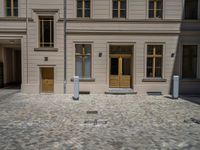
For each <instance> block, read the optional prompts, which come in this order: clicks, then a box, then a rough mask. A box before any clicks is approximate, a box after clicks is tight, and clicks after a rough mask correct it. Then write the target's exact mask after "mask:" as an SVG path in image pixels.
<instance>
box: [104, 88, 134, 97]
mask: <svg viewBox="0 0 200 150" xmlns="http://www.w3.org/2000/svg"><path fill="white" fill-rule="evenodd" d="M105 94H113V95H126V94H137V92H135V91H134V90H133V89H131V88H110V89H109V90H108V91H106V92H105Z"/></svg>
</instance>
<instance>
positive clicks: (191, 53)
mask: <svg viewBox="0 0 200 150" xmlns="http://www.w3.org/2000/svg"><path fill="white" fill-rule="evenodd" d="M182 78H197V45H184V46H183V65H182Z"/></svg>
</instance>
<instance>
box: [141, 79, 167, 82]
mask: <svg viewBox="0 0 200 150" xmlns="http://www.w3.org/2000/svg"><path fill="white" fill-rule="evenodd" d="M142 82H167V79H143V80H142Z"/></svg>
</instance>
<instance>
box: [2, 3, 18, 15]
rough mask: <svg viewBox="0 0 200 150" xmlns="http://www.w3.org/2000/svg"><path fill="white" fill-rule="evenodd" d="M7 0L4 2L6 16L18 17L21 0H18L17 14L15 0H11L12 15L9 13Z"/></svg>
mask: <svg viewBox="0 0 200 150" xmlns="http://www.w3.org/2000/svg"><path fill="white" fill-rule="evenodd" d="M7 1H8V0H4V3H5V5H4V10H5V11H4V12H5V16H6V17H18V16H19V10H20V9H19V0H17V15H15V14H14V11H15V6H14V0H9V1H10V3H11V7H10V11H11V15H10V16H9V15H8V13H7V8H8V6H7Z"/></svg>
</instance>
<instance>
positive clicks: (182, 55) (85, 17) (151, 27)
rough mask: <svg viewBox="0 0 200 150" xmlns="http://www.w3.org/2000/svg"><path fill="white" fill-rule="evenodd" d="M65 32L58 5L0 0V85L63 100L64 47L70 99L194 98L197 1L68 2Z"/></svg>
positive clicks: (199, 83)
mask: <svg viewBox="0 0 200 150" xmlns="http://www.w3.org/2000/svg"><path fill="white" fill-rule="evenodd" d="M65 32H66V41H65V42H64V36H65ZM65 32H64V2H63V0H57V1H54V0H40V1H39V0H34V1H30V0H0V63H1V64H2V67H1V68H2V70H3V71H2V77H1V75H0V77H1V78H2V80H0V82H1V81H2V85H4V87H5V86H9V85H11V84H13V83H16V84H20V86H21V91H22V92H24V93H36V94H37V93H55V94H62V93H64V83H65V81H64V44H65V43H66V47H67V48H66V52H67V58H66V66H67V69H66V74H67V75H66V87H67V88H66V91H67V93H68V94H70V93H72V92H73V76H75V75H77V76H79V77H80V91H81V92H87V93H91V94H102V93H112V92H113V93H114V92H115V91H119V90H121V91H123V92H124V91H127V92H130V93H138V94H146V93H147V92H156V93H157V92H160V93H162V94H169V93H170V92H171V90H172V77H173V75H179V76H180V93H181V94H200V1H199V0H67V28H66V30H65ZM0 66H1V65H0ZM0 74H1V72H0ZM0 85H1V84H0Z"/></svg>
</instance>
